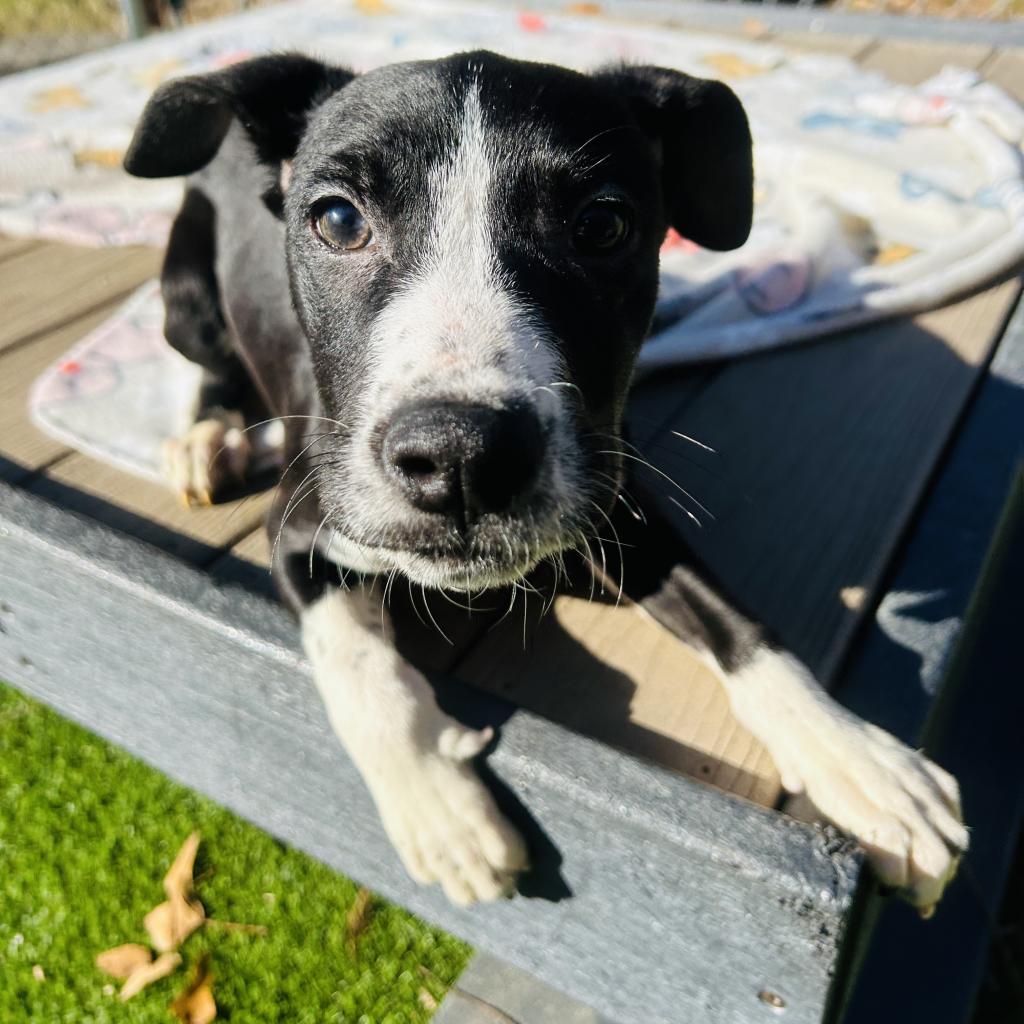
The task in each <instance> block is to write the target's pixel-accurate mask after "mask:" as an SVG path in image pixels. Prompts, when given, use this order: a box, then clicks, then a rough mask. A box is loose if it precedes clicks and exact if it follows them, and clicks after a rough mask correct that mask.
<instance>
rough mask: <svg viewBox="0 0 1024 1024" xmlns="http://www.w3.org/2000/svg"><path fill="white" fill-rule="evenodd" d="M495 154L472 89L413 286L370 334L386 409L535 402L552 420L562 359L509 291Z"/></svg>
mask: <svg viewBox="0 0 1024 1024" xmlns="http://www.w3.org/2000/svg"><path fill="white" fill-rule="evenodd" d="M494 173H495V154H494V152H493V150H492V147H491V145H490V140H489V138H488V132H487V126H486V124H485V121H484V116H483V110H482V109H481V105H480V93H479V88H478V86H477V85H475V84H474V85H473V86H472V87H470V89H469V90H468V91H467V93H466V97H465V101H464V104H463V110H462V120H461V125H460V128H459V134H458V138H457V141H456V146H455V149H454V150H453V152H452V153H451V154H450V155H449V156H447V158H446V159H444V160H442V161H441V162H440V163H439V164H438V166H437V167H436V168H435V170H434V172H433V174H432V180H431V182H430V186H429V194H428V195H427V196H425V197H424V200H423V201H424V202H425V203H426V204H427V209H428V210H430V211H432V216H433V225H432V227H431V231H430V235H429V239H428V241H427V244H426V246H425V251H424V252H423V253H422V254H420V257H419V260H418V264H417V267H416V269H415V270H414V272H413V275H412V278H411V280H409V281H408V283H407V284H406V285H405V286H404V287H403V288H402V289H401V290H400V291H399V292H398V293H397V294H396V295H395V297H394V298H393V299H392V300H391V302H390V303H389V304H388V305H387V307H386V308H385V309H384V311H383V312H382V314H381V315H380V317H379V319H378V321H377V324H376V326H375V329H374V332H373V333H374V338H373V347H374V353H375V359H374V363H375V366H376V372H375V373H374V378H375V380H374V382H373V385H372V386H373V389H374V392H375V393H374V395H373V397H374V399H375V401H374V403H373V404H374V405H375V406H376V407H377V409H378V410H379V411H382V412H390V411H393V410H394V409H395V408H397V407H398V406H400V405H403V404H405V403H406V402H408V401H412V400H416V399H428V400H429V399H437V400H446V399H449V400H456V401H467V402H479V403H484V404H493V405H498V404H501V403H502V402H504V401H507V400H508V399H511V398H524V397H527V398H528V399H529V400H530V401H533V402H534V403H535V404H536V406H537V409H538V412H539V413H540V415H541V417H542V419H549V418H553V417H557V415H558V413H559V412H560V405H561V399H560V397H559V396H558V395H557V393H551V392H546V391H538V390H536V389H537V388H538V387H543V386H545V385H549V384H551V383H552V382H553V381H555V380H558V379H560V377H561V374H562V371H561V369H560V360H559V359H558V357H557V355H556V353H555V350H554V348H553V346H552V345H551V343H550V342H549V341H548V340H547V338H546V337H545V333H544V331H543V328H542V327H541V326H540V324H539V323H538V321H537V318H536V317H535V316H533V315H532V314H531V311H530V310H529V309H528V308H527V307H526V306H525V305H524V304H523V303H522V302H521V301H519V300H518V299H516V298H515V297H514V296H513V295H512V293H511V290H510V287H509V284H508V282H507V281H505V280H503V274H502V271H501V268H500V266H499V264H498V260H497V256H496V253H495V251H494V239H493V222H492V216H493V215H492V210H491V200H492V186H493V178H494Z"/></svg>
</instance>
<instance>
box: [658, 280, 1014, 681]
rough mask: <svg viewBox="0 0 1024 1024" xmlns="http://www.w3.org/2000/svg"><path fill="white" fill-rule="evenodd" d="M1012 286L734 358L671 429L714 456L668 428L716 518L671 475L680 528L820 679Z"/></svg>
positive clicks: (693, 489) (673, 470)
mask: <svg viewBox="0 0 1024 1024" xmlns="http://www.w3.org/2000/svg"><path fill="white" fill-rule="evenodd" d="M1017 292H1018V284H1017V283H1016V282H1015V281H1010V282H1007V283H1005V284H1003V285H1000V286H998V287H996V288H993V289H989V290H988V291H986V292H983V293H981V294H979V295H976V296H973V297H971V298H969V299H966V300H964V301H962V302H960V303H957V304H956V305H954V306H950V307H947V308H946V309H944V310H938V311H935V312H932V313H928V314H925V315H923V316H920V317H917V318H916V319H915V320H913V321H906V320H898V321H893V322H890V323H886V324H880V325H878V326H876V327H873V328H870V329H867V330H862V331H856V332H851V333H850V334H847V335H842V336H838V337H835V338H832V339H830V340H828V341H823V342H820V343H817V344H814V345H810V346H805V347H798V348H793V349H789V350H784V351H779V352H775V353H771V354H767V355H764V356H760V357H756V358H750V359H745V360H743V361H741V362H737V363H735V364H733V365H730V366H729V367H728V368H726V369H725V370H724V371H723V372H722V373H721V374H720V375H719V376H718V377H717V378H716V380H715V382H714V384H713V386H711V387H709V388H707V389H705V390H704V391H703V392H701V394H700V396H699V397H698V399H697V401H696V402H694V403H693V404H692V405H691V406H689V407H688V409H687V410H686V413H685V416H684V417H683V418H682V419H681V421H680V422H679V423H678V424H676V427H675V429H676V431H677V432H678V433H685V434H687V435H690V436H691V437H696V438H699V439H701V440H702V441H704V442H706V443H708V444H710V445H712V446H713V447H714V448H715V449H716V451H715V453H714V454H712V453H709V452H707V451H704V450H703V449H700V448H697V447H696V446H694V445H692V444H689V443H688V442H686V441H684V440H683V439H682V438H680V437H678V436H676V435H675V434H667V435H665V437H664V441H665V444H664V446H663V447H662V448H660V449H659V450H658V451H657V454H656V457H653V461H654V462H655V464H656V465H657V466H659V467H660V469H661V470H663V471H664V472H665V473H667V474H668V475H669V476H671V477H672V478H673V479H675V480H676V481H678V483H679V484H680V485H681V486H682V487H684V488H686V490H687V491H688V492H690V494H692V495H693V496H694V498H695V499H696V500H699V501H700V502H701V503H702V504H703V505H704V506H705V508H706V509H707V510H709V512H710V513H711V514H712V515H713V516H714V517H715V518H714V519H712V518H711V516H710V515H709V514H708V513H706V512H704V511H702V510H701V509H700V508H699V507H698V506H697V505H696V504H694V501H693V500H692V499H691V498H689V497H687V496H686V495H684V494H682V492H680V491H677V490H674V489H673V487H672V486H671V485H669V484H667V483H662V484H661V485H660V489H661V491H662V492H663V499H662V500H663V502H664V503H665V509H666V511H667V512H668V513H669V514H670V515H671V516H673V518H674V521H675V522H676V523H677V524H678V527H679V529H680V530H681V531H683V532H684V533H685V535H686V536H687V537H689V539H690V540H691V541H692V543H693V545H694V547H695V548H696V550H697V551H698V553H699V554H700V555H701V556H702V557H703V558H704V560H705V561H706V562H707V563H708V564H709V566H710V567H711V569H712V570H713V571H714V573H715V574H716V575H717V576H718V578H719V579H720V580H721V581H722V582H723V583H724V584H725V585H726V586H727V587H728V588H729V589H730V590H731V591H732V592H733V593H735V594H737V595H738V596H740V597H741V598H742V600H743V602H744V603H745V604H746V605H747V606H748V607H749V608H750V609H751V610H752V611H753V612H754V613H756V614H757V615H759V616H760V617H762V618H763V619H764V620H765V621H767V622H768V623H769V624H771V625H772V626H773V627H775V629H776V630H777V631H778V632H779V633H780V635H781V637H782V639H783V640H784V641H785V642H786V643H787V644H788V645H789V646H790V647H792V648H793V650H794V651H795V652H796V653H797V654H799V655H800V656H801V657H803V658H804V659H805V660H806V661H807V662H808V664H809V665H810V666H811V667H812V668H813V669H814V670H815V671H816V672H817V673H818V674H819V675H820V676H821V677H822V678H823V679H827V678H829V677H830V676H831V674H832V672H833V671H834V669H835V666H836V665H837V663H838V661H839V660H840V658H841V657H842V654H843V651H844V649H845V647H846V644H847V643H848V641H849V639H850V637H851V636H852V633H853V630H854V629H855V627H856V625H857V623H858V622H859V621H860V618H861V616H862V615H863V612H864V609H865V607H869V606H870V599H871V594H872V592H873V590H874V588H875V587H876V586H877V584H878V582H879V580H880V578H881V576H882V574H883V573H884V570H885V567H886V564H887V561H888V559H889V557H890V556H891V553H892V551H893V549H894V546H895V544H896V543H897V541H898V539H899V537H900V535H901V533H902V531H903V529H904V528H905V526H906V523H907V521H908V518H909V516H910V514H911V513H912V511H913V509H914V507H915V504H916V502H917V501H918V499H919V497H920V495H921V491H922V488H923V487H924V485H925V483H926V482H927V480H928V478H929V475H930V473H931V471H932V468H933V467H934V465H935V463H936V460H937V459H938V457H939V455H940V453H941V451H942V449H943V446H944V445H945V443H946V440H947V438H948V436H949V432H950V430H951V429H952V428H953V426H954V424H955V423H956V421H957V418H958V416H959V415H960V412H961V410H962V409H963V406H964V403H965V402H966V400H967V397H968V395H969V394H970V392H971V389H972V387H973V386H974V383H975V381H976V380H977V379H978V374H979V371H980V369H981V367H982V366H983V365H984V362H985V360H986V358H987V357H988V354H989V352H990V351H991V349H992V347H993V344H994V342H995V340H996V339H997V338H998V336H999V333H1000V331H1001V330H1002V327H1003V324H1004V322H1005V318H1006V316H1007V314H1008V311H1009V308H1010V305H1011V303H1012V302H1013V300H1014V299H1015V297H1016V295H1017ZM673 446H674V449H675V450H674V452H673V450H672V448H673ZM649 454H651V455H652V456H654V452H653V450H652V452H650V453H649ZM652 479H653V478H652ZM669 499H672V500H674V501H678V502H679V503H680V504H681V505H684V506H687V507H688V508H689V509H690V511H691V512H692V513H693V514H694V515H695V516H697V517H698V518H700V519H701V520H702V521H703V522H704V527H703V529H699V528H697V527H696V526H695V525H694V523H693V522H692V521H691V520H690V519H689V518H688V517H687V516H686V515H685V514H684V513H683V512H682V511H680V509H679V508H678V507H677V506H675V505H672V504H671V503H670V501H669Z"/></svg>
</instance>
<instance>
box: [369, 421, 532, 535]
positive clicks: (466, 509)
mask: <svg viewBox="0 0 1024 1024" xmlns="http://www.w3.org/2000/svg"><path fill="white" fill-rule="evenodd" d="M543 456H544V434H543V431H542V429H541V425H540V422H539V420H538V419H537V415H536V413H535V412H534V411H533V409H532V408H530V407H529V406H527V405H519V404H516V405H511V406H508V407H506V408H503V409H492V408H489V407H487V406H483V405H457V404H453V403H449V402H429V403H419V404H416V405H411V406H406V407H405V408H403V409H400V410H399V411H398V413H397V414H396V415H395V417H394V419H393V420H392V421H391V423H390V424H389V426H388V427H387V430H386V432H385V434H384V440H383V444H382V445H381V458H382V461H383V463H384V470H385V473H386V474H387V475H388V477H389V478H390V479H391V480H392V481H393V482H394V483H395V484H396V485H397V487H398V489H399V490H400V491H401V493H402V494H403V495H404V497H405V499H406V500H407V501H408V502H409V503H410V504H411V505H412V506H413V507H414V508H416V509H419V510H420V511H422V512H431V513H435V514H441V515H445V516H447V517H449V518H450V519H452V520H453V521H455V522H456V523H457V524H458V525H459V526H460V527H461V528H466V527H469V526H472V525H473V524H474V523H475V522H477V521H478V520H479V519H480V518H481V517H482V516H484V515H487V514H489V513H490V514H500V513H507V512H509V511H511V510H512V509H513V508H514V507H515V506H516V505H517V504H519V503H521V502H523V501H524V500H526V499H527V498H528V497H529V495H530V493H531V491H532V490H533V489H534V485H535V484H536V482H537V478H538V476H539V473H540V468H541V463H542V460H543Z"/></svg>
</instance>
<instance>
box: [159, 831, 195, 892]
mask: <svg viewBox="0 0 1024 1024" xmlns="http://www.w3.org/2000/svg"><path fill="white" fill-rule="evenodd" d="M198 852H199V833H198V832H193V833H192V835H190V836H189V837H188V839H186V840H185V842H183V843H182V844H181V849H180V850H178V853H177V856H176V857H175V858H174V862H173V863H172V864H171V866H170V868H169V869H168V871H167V874H166V875H164V892H165V893H167V898H168V899H169V900H171V901H172V902H173V901H174V900H175V899H178V898H180V899H182V900H184V901H185V902H188V901H189V899H190V897H191V896H192V886H193V884H194V883H193V881H192V875H193V872H194V871H195V867H196V854H197V853H198Z"/></svg>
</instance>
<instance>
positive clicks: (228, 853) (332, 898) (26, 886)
mask: <svg viewBox="0 0 1024 1024" xmlns="http://www.w3.org/2000/svg"><path fill="white" fill-rule="evenodd" d="M193 829H198V830H199V831H200V832H201V833H202V845H201V846H200V850H199V857H198V859H197V862H196V869H195V875H196V879H197V891H198V894H199V896H200V898H201V899H202V902H203V904H204V906H205V908H206V912H207V915H208V916H210V917H213V918H218V919H220V920H222V921H234V922H242V923H246V924H256V925H264V926H265V927H266V929H267V935H266V936H259V935H253V934H247V933H242V932H238V931H230V930H223V929H214V928H213V927H209V926H208V927H205V928H202V929H200V930H199V931H198V932H196V933H195V934H194V935H192V936H191V937H190V938H189V939H188V940H187V941H186V942H185V944H184V945H183V947H182V951H181V952H182V955H183V957H184V960H185V964H184V967H183V968H180V969H179V970H178V972H176V973H175V974H174V975H172V976H171V977H170V978H168V979H165V980H163V981H160V982H158V983H156V984H154V985H152V986H150V987H149V988H148V989H146V990H145V991H143V992H142V993H140V994H139V995H137V996H136V997H135V998H134V999H132V1000H130V1001H129V1002H126V1003H121V1002H119V1001H118V999H117V996H116V995H112V994H111V991H110V988H109V987H108V988H107V992H106V994H105V993H104V987H105V986H109V985H110V984H111V982H112V979H110V978H108V977H106V976H105V975H103V974H102V973H100V971H98V970H97V969H96V967H95V966H94V964H93V958H94V957H95V956H96V954H97V953H99V952H101V951H102V950H104V949H107V948H109V947H111V946H115V945H119V944H121V943H124V942H141V943H147V941H148V940H147V936H146V933H145V930H144V929H143V927H142V919H143V917H144V915H145V914H146V913H147V911H149V910H150V909H152V907H154V906H155V905H156V904H157V903H160V902H161V901H163V899H164V898H165V897H164V894H163V889H162V887H161V880H162V879H163V876H164V874H165V872H166V871H167V868H168V867H169V865H170V863H171V861H172V860H173V858H174V855H175V853H176V852H177V850H178V848H179V847H180V845H181V843H182V842H183V840H184V839H185V837H186V836H187V835H188V834H189V833H190V832H191V831H192V830H193ZM356 892H357V886H356V884H355V883H354V882H351V881H349V880H348V879H346V878H342V877H340V876H339V875H337V874H335V873H334V872H333V871H330V870H329V869H328V868H326V867H324V866H323V865H321V864H318V863H316V862H315V861H313V860H312V859H310V858H309V857H307V856H305V855H304V854H302V853H299V852H298V851H296V850H292V849H289V848H287V847H285V846H283V845H282V844H280V843H278V842H276V841H275V840H274V839H272V838H271V837H270V836H268V835H266V834H265V833H263V832H261V831H260V830H258V829H256V828H254V827H253V826H252V825H249V824H247V823H245V822H243V821H241V820H239V819H238V818H237V817H235V816H234V815H232V814H230V813H229V812H227V811H225V810H223V809H222V808H220V807H217V806H216V805H214V804H213V803H211V802H210V801H209V800H206V799H204V798H202V797H200V796H197V795H196V794H195V793H193V792H191V791H189V790H187V789H185V788H183V787H182V786H179V785H177V784H175V783H173V782H171V781H170V780H169V779H167V778H165V777H164V776H163V775H161V774H160V773H158V772H156V771H154V770H153V769H151V768H149V767H147V766H145V765H143V764H141V763H140V762H138V761H135V760H133V759H132V758H130V757H129V756H128V755H126V754H125V753H123V752H122V751H120V750H118V749H116V748H114V747H112V746H110V745H109V744H107V743H105V742H104V741H102V740H100V739H98V738H96V737H95V736H93V735H91V734H89V733H87V732H86V731H85V730H83V729H81V728H79V727H78V726H76V725H73V724H71V723H69V722H67V721H64V720H63V719H61V718H60V717H59V716H57V715H56V714H55V713H54V712H52V711H50V710H49V709H47V708H45V707H43V706H41V705H40V704H37V703H35V702H34V701H31V700H28V699H27V698H25V697H24V696H22V695H21V694H19V693H17V692H16V691H14V690H11V689H8V688H7V687H4V686H2V685H0V1021H2V1022H4V1024H23V1022H24V1024H30V1022H31V1024H149V1022H153V1024H156V1022H161V1024H168V1022H173V1021H174V1020H175V1018H174V1017H172V1015H171V1014H170V1012H169V1011H168V1008H167V1007H168V1004H169V1003H170V1001H171V999H172V998H173V997H174V995H175V994H176V993H177V992H178V991H180V990H181V989H182V988H183V987H184V985H185V983H186V981H187V980H188V978H189V977H190V976H191V969H192V967H193V966H194V965H195V964H196V962H197V961H198V959H199V957H200V955H201V954H202V953H203V952H209V954H210V967H211V971H212V973H213V975H214V982H213V991H214V995H215V997H216V999H217V1003H218V1007H219V1009H220V1012H219V1014H218V1020H220V1019H223V1020H230V1021H231V1024H276V1022H280V1024H341V1022H345V1024H414V1022H421V1021H426V1020H427V1019H428V1018H429V1017H430V1012H431V1011H430V1007H431V1006H432V1005H433V1004H434V1002H436V1001H440V999H441V997H442V996H443V994H444V989H445V987H446V986H447V985H450V984H451V983H452V982H453V981H454V980H455V978H456V977H457V976H458V974H459V972H460V971H461V970H462V968H463V967H464V966H465V963H466V961H467V959H468V957H469V953H470V951H469V949H468V948H467V947H466V946H465V945H464V944H463V943H461V942H459V941H458V940H456V939H454V938H452V937H450V936H448V935H445V934H444V933H442V932H440V931H438V930H437V929H435V928H431V927H428V926H427V925H425V924H424V923H423V922H421V921H419V920H417V919H416V918H415V917H413V916H412V915H410V914H408V913H406V912H405V911H402V910H400V909H398V908H396V907H393V906H390V905H388V904H386V903H385V902H383V901H382V900H374V901H373V903H372V909H371V913H370V917H369V920H368V923H367V924H366V927H365V929H364V930H363V931H362V932H361V934H359V936H358V938H357V939H356V940H355V948H354V955H353V948H352V946H353V943H352V939H351V938H350V936H349V935H348V928H347V924H346V918H347V916H348V913H349V910H350V909H351V907H352V905H353V902H354V900H355V897H356ZM37 965H38V966H37ZM33 968H36V970H35V972H34V971H33ZM38 968H42V975H43V976H44V980H38V978H37V975H39V970H38ZM114 984H115V985H118V984H119V983H117V982H114Z"/></svg>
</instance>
